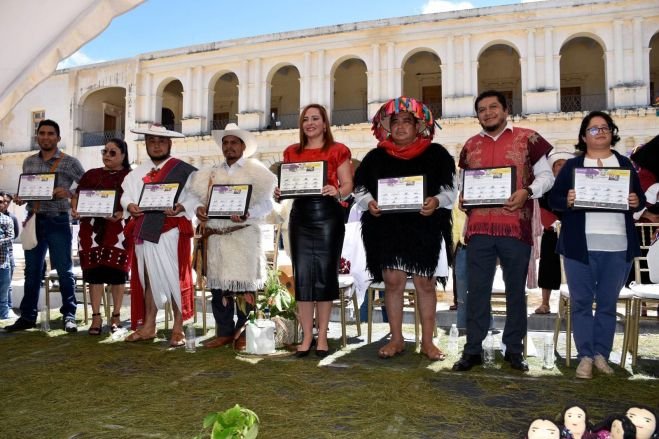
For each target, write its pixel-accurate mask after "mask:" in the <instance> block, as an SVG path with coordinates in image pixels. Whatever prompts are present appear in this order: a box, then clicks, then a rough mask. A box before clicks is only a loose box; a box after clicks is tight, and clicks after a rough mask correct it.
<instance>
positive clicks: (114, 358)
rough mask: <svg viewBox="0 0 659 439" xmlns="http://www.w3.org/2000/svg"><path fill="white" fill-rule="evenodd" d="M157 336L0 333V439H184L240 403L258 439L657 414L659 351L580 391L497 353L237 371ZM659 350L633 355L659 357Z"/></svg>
mask: <svg viewBox="0 0 659 439" xmlns="http://www.w3.org/2000/svg"><path fill="white" fill-rule="evenodd" d="M60 324H61V322H60V321H55V322H53V327H58V328H59V327H60V326H59V325H60ZM383 327H384V326H383ZM199 332H200V330H199ZM159 334H160V339H158V340H156V342H154V343H150V342H149V343H137V344H129V343H123V342H111V341H110V340H109V339H107V338H105V337H101V338H99V337H90V336H88V335H87V333H86V332H85V331H81V332H79V333H78V334H72V335H67V334H65V333H64V332H63V331H61V330H56V331H51V332H50V333H49V334H45V333H42V332H38V331H27V332H23V333H18V334H6V333H2V334H0V346H1V348H2V358H3V361H2V364H1V365H0V377H2V378H1V382H2V387H1V388H2V395H3V401H2V404H1V405H0V406H1V407H2V409H1V410H0V413H2V416H0V417H1V418H2V419H3V420H4V422H3V426H2V428H0V437H3V438H28V437H34V438H94V439H97V438H191V437H193V436H195V435H196V434H199V432H200V431H201V426H202V421H203V418H204V416H205V415H206V414H208V413H210V412H213V411H221V410H225V409H227V408H230V407H232V406H233V405H234V404H236V403H238V404H240V405H241V406H244V407H248V408H250V409H252V410H254V411H255V412H256V413H257V414H258V416H259V417H260V419H261V426H260V435H259V437H262V438H389V437H391V438H401V437H406V438H480V437H488V438H494V439H496V438H502V439H503V438H506V439H510V438H518V437H522V436H523V434H524V432H525V429H526V427H527V425H528V423H529V422H530V420H532V419H533V418H535V417H549V418H554V417H555V416H556V415H557V414H558V413H559V412H560V411H561V409H562V408H563V406H565V405H566V404H568V403H571V402H578V403H580V404H581V405H583V406H585V407H587V408H588V409H589V410H590V412H591V417H592V418H593V419H594V420H596V421H597V420H600V419H601V418H602V417H603V416H605V415H608V414H611V413H617V412H621V411H624V410H625V409H626V407H627V406H629V405H631V404H635V403H636V404H640V403H642V404H648V405H652V406H654V407H657V406H659V381H658V380H657V379H656V377H657V376H659V361H658V360H657V355H654V356H653V357H650V359H648V358H645V359H642V360H641V361H640V362H639V366H638V367H637V369H636V370H635V372H636V373H635V374H634V375H630V374H629V372H628V370H622V369H620V368H618V367H614V369H615V370H616V374H615V375H614V376H611V377H604V376H596V377H595V379H593V380H592V381H585V382H584V381H576V380H575V379H574V378H573V376H574V366H573V368H571V369H566V368H564V367H563V366H562V359H559V361H557V363H559V367H557V368H555V369H553V370H551V371H544V370H542V369H541V367H540V362H539V360H538V359H535V358H531V359H530V361H529V362H530V365H531V373H530V374H528V375H522V374H521V373H518V372H516V371H512V370H510V368H509V367H508V366H507V365H502V363H503V361H502V359H501V356H500V355H499V357H498V359H497V367H496V368H494V369H483V368H475V369H474V370H472V371H471V372H469V373H460V374H459V373H453V372H450V370H449V369H450V366H451V365H452V363H453V361H454V360H455V357H449V358H448V359H447V360H446V361H444V362H437V363H430V362H429V361H428V360H426V359H425V358H424V357H421V356H420V355H418V354H416V353H414V345H413V343H408V346H407V351H406V352H405V353H404V354H403V355H401V356H398V357H396V358H393V359H389V360H380V359H378V358H377V357H376V352H377V348H378V347H379V346H380V345H381V343H382V342H380V341H378V342H375V343H373V344H371V345H359V346H355V345H354V344H353V345H349V349H347V350H344V351H340V352H339V353H337V354H335V355H332V356H331V357H328V358H327V359H325V360H324V361H323V362H321V364H320V365H319V359H318V358H317V357H316V356H315V355H313V352H312V354H311V355H310V356H309V357H307V358H305V359H296V358H294V357H291V356H281V357H279V358H268V359H261V360H257V361H246V360H245V359H242V358H237V356H236V354H235V353H234V352H233V351H232V350H231V349H228V348H223V349H216V350H206V349H203V348H198V349H197V352H196V353H186V352H185V351H184V350H183V349H178V350H171V349H168V348H167V338H166V336H167V335H168V333H166V332H165V331H160V333H159ZM617 339H618V337H616V340H617ZM442 340H443V341H444V342H445V341H446V337H445V336H443V338H442ZM658 341H659V336H652V338H645V339H644V340H643V341H642V346H645V347H646V348H647V347H650V348H651V349H657V346H658V345H659V343H657V342H658ZM538 342H539V343H541V341H538ZM336 347H337V345H335V344H333V345H332V348H336Z"/></svg>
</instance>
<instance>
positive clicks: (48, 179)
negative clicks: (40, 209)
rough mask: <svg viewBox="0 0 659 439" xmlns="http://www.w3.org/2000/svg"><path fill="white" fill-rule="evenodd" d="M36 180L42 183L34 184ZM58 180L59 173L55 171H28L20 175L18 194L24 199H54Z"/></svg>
mask: <svg viewBox="0 0 659 439" xmlns="http://www.w3.org/2000/svg"><path fill="white" fill-rule="evenodd" d="M35 180H38V181H40V182H41V183H42V184H34V183H35ZM56 182H57V174H56V173H54V172H26V173H23V174H21V175H20V176H19V177H18V190H17V191H16V195H17V196H18V198H20V199H21V200H23V201H48V200H52V199H53V191H54V190H55V184H56ZM38 186H41V187H38Z"/></svg>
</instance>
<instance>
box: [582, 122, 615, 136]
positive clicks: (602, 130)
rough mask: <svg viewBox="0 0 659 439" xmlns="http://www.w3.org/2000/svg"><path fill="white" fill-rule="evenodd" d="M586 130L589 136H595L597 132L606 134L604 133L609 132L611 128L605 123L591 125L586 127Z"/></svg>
mask: <svg viewBox="0 0 659 439" xmlns="http://www.w3.org/2000/svg"><path fill="white" fill-rule="evenodd" d="M586 132H588V133H589V134H590V135H591V136H596V135H598V134H599V133H605V134H606V133H610V132H611V128H609V127H608V126H606V125H605V126H602V127H591V128H588V129H587V130H586Z"/></svg>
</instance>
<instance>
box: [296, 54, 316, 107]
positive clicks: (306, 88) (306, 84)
mask: <svg viewBox="0 0 659 439" xmlns="http://www.w3.org/2000/svg"><path fill="white" fill-rule="evenodd" d="M303 66H304V71H302V72H300V107H304V106H305V105H307V104H310V103H312V102H313V101H314V98H315V97H314V96H313V94H312V87H311V83H312V81H313V76H312V74H311V52H309V51H307V52H304V60H303Z"/></svg>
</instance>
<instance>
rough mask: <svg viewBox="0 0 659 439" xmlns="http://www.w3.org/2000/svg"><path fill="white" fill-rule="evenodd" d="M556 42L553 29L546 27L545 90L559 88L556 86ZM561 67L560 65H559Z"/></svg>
mask: <svg viewBox="0 0 659 439" xmlns="http://www.w3.org/2000/svg"><path fill="white" fill-rule="evenodd" d="M554 62H560V61H555V60H554V41H553V35H552V28H551V27H545V89H546V90H552V89H554V88H558V87H557V86H556V85H554ZM558 65H559V66H560V64H558Z"/></svg>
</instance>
